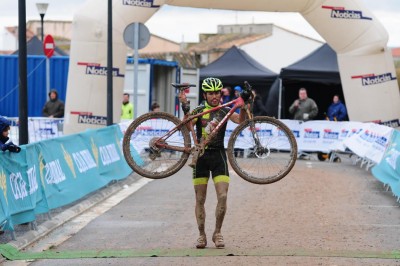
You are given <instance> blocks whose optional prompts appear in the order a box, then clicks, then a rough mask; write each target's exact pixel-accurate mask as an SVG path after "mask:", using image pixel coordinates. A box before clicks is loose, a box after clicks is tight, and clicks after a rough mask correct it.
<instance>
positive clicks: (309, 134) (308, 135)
mask: <svg viewBox="0 0 400 266" xmlns="http://www.w3.org/2000/svg"><path fill="white" fill-rule="evenodd" d="M304 138H305V139H319V131H313V130H312V129H311V128H305V129H304Z"/></svg>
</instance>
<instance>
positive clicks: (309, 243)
mask: <svg viewBox="0 0 400 266" xmlns="http://www.w3.org/2000/svg"><path fill="white" fill-rule="evenodd" d="M143 180H144V179H143ZM143 180H142V182H143ZM147 181H149V180H147V179H146V180H145V183H143V184H142V185H143V186H142V187H141V188H140V189H138V190H137V191H136V192H135V193H132V194H131V195H129V196H128V197H126V198H125V199H123V198H124V196H121V198H122V199H123V200H122V201H121V202H119V203H118V204H116V203H117V202H118V200H114V201H113V202H109V203H108V205H109V208H110V209H108V208H106V207H104V206H99V209H98V210H97V209H95V210H94V211H93V212H92V214H87V216H85V214H83V215H82V216H80V217H78V218H79V219H80V223H81V225H82V227H83V228H82V229H80V228H79V227H77V223H78V222H76V221H75V222H70V223H67V224H65V225H64V226H63V228H61V229H59V230H58V231H57V232H55V233H54V236H51V235H50V236H49V237H47V238H44V239H43V240H41V241H39V242H38V243H37V244H36V245H34V246H32V247H31V248H30V249H28V250H26V251H24V252H36V253H35V254H36V255H37V256H38V257H39V258H40V257H41V258H45V257H46V256H49V257H52V256H53V258H54V256H55V257H57V256H59V257H63V258H62V259H39V260H36V261H33V260H28V261H26V260H20V261H14V262H7V263H5V265H27V264H30V265H34V266H38V265H46V266H47V265H59V266H61V265H78V264H79V265H206V264H219V265H400V259H398V258H400V251H398V250H399V246H400V238H399V237H398V232H399V228H400V224H399V221H400V210H399V205H398V203H396V200H395V198H394V197H393V196H392V194H391V192H388V191H386V189H385V188H384V187H383V186H382V184H381V183H380V182H379V181H377V180H376V179H375V178H374V177H373V176H372V175H371V173H370V172H368V171H366V170H365V169H360V167H359V166H356V165H352V161H351V160H350V159H349V158H344V159H343V160H342V163H328V162H319V161H317V160H310V161H305V160H299V161H297V163H296V165H295V167H294V169H293V170H292V172H291V173H290V174H289V175H288V176H287V177H285V178H284V179H283V180H281V181H279V182H277V183H274V184H269V185H255V184H251V183H248V182H246V181H244V180H242V179H241V178H240V177H238V176H237V175H236V174H234V173H233V172H232V173H231V185H230V189H229V195H228V211H227V215H226V218H225V222H224V226H223V229H222V234H223V236H224V239H225V244H226V248H225V249H215V247H214V246H213V243H212V241H211V236H212V232H213V226H214V223H215V218H214V208H215V204H216V196H215V190H214V186H213V184H212V183H211V182H210V183H209V187H208V198H207V202H206V210H207V217H206V232H207V234H208V237H209V241H208V242H209V244H208V247H207V248H206V249H204V250H197V249H195V247H194V243H195V241H196V239H197V236H198V232H197V228H196V220H195V216H194V191H193V187H192V180H191V169H190V168H189V167H187V166H185V167H184V168H183V169H181V170H180V171H179V172H178V173H177V174H175V175H174V176H172V177H169V178H166V179H162V180H155V181H152V182H149V183H147V184H146V182H147ZM128 190H129V188H127V190H126V191H128ZM122 192H123V191H122ZM126 194H129V193H126ZM115 204H116V205H115ZM106 205H107V204H106ZM113 205H115V206H113ZM85 223H86V224H85ZM75 227H76V228H78V229H77V230H79V231H77V232H70V231H68V230H69V229H71V228H75ZM55 238H58V241H55V240H54V239H55ZM60 239H61V240H60ZM42 250H49V251H48V252H49V253H46V252H42ZM83 257H87V258H83ZM94 257H96V258H94Z"/></svg>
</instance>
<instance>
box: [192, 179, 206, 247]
mask: <svg viewBox="0 0 400 266" xmlns="http://www.w3.org/2000/svg"><path fill="white" fill-rule="evenodd" d="M194 191H195V194H196V207H195V214H196V220H197V227H198V229H199V233H200V237H199V239H198V240H197V244H196V247H197V248H205V246H206V245H207V239H206V232H205V222H206V211H205V208H204V204H205V202H206V196H207V185H203V184H202V185H195V186H194Z"/></svg>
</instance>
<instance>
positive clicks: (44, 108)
mask: <svg viewBox="0 0 400 266" xmlns="http://www.w3.org/2000/svg"><path fill="white" fill-rule="evenodd" d="M42 115H43V116H45V117H48V116H49V111H48V108H47V103H45V105H44V106H43V110H42Z"/></svg>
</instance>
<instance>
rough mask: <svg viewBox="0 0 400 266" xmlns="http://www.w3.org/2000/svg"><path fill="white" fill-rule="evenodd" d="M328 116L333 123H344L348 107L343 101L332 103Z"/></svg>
mask: <svg viewBox="0 0 400 266" xmlns="http://www.w3.org/2000/svg"><path fill="white" fill-rule="evenodd" d="M327 116H328V118H329V120H331V121H343V120H345V119H346V117H347V110H346V106H344V104H343V103H342V102H341V101H338V102H337V103H332V104H331V105H330V106H329V107H328V113H327Z"/></svg>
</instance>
